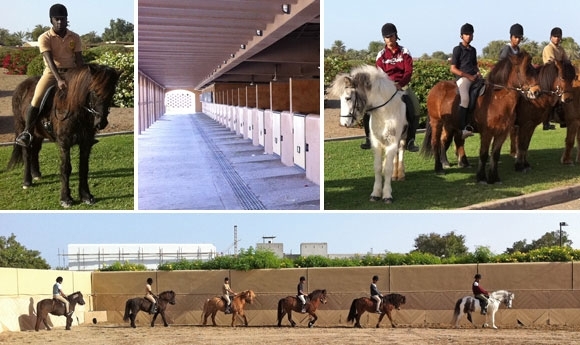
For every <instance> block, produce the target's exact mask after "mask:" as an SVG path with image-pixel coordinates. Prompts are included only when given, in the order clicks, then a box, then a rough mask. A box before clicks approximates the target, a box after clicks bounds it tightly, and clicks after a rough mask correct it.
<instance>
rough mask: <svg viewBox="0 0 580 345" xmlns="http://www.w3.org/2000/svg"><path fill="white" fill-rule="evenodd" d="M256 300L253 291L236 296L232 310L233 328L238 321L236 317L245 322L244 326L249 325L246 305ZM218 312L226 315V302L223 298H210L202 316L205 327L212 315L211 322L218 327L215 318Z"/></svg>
mask: <svg viewBox="0 0 580 345" xmlns="http://www.w3.org/2000/svg"><path fill="white" fill-rule="evenodd" d="M255 298H256V294H255V293H254V291H252V290H246V291H242V292H240V293H238V294H236V295H235V296H234V298H233V299H232V302H231V310H232V327H234V323H235V321H236V317H240V318H242V319H243V321H244V326H247V325H248V319H247V318H246V314H245V313H244V308H245V306H246V303H249V304H252V303H254V299H255ZM218 311H221V312H223V313H225V311H226V302H225V301H224V300H223V299H222V298H221V296H216V297H213V298H209V299H207V300H206V301H205V303H204V304H203V311H202V314H201V316H202V317H203V325H204V326H205V325H206V324H207V318H208V317H209V316H210V315H211V322H212V323H213V325H214V326H217V324H216V322H215V316H216V314H217V312H218Z"/></svg>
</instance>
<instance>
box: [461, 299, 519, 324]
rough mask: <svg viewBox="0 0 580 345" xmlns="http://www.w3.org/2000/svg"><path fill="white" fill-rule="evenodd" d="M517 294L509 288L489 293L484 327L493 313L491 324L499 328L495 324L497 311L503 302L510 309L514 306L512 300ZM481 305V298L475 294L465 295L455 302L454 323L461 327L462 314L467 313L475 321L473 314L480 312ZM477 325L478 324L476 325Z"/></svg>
mask: <svg viewBox="0 0 580 345" xmlns="http://www.w3.org/2000/svg"><path fill="white" fill-rule="evenodd" d="M514 297H515V295H514V294H513V293H511V292H509V291H507V290H498V291H494V292H492V293H491V294H490V295H489V304H488V305H487V315H486V316H485V322H484V324H483V327H488V326H489V325H488V323H487V317H488V316H490V315H491V326H492V327H493V328H495V329H497V327H496V325H495V313H496V312H497V310H498V309H499V306H500V305H501V304H502V303H503V304H505V305H506V307H507V308H508V309H509V308H511V307H512V302H513V300H514ZM480 312H481V306H480V305H479V300H478V299H477V298H475V297H473V296H465V297H463V298H460V299H459V300H458V301H457V303H455V311H454V313H453V325H454V326H455V327H459V320H460V319H461V314H462V313H464V314H467V320H469V322H471V324H473V325H474V326H475V324H474V323H473V318H472V316H471V315H472V314H473V313H480ZM475 327H477V326H475Z"/></svg>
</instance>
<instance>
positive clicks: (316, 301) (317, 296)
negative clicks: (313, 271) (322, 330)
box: [278, 289, 327, 328]
mask: <svg viewBox="0 0 580 345" xmlns="http://www.w3.org/2000/svg"><path fill="white" fill-rule="evenodd" d="M326 302H327V301H326V289H322V290H321V289H318V290H314V291H312V292H311V293H310V294H308V299H307V300H306V313H308V315H309V316H310V321H308V327H310V328H312V327H313V326H314V323H315V322H316V320H318V316H316V309H318V306H319V305H320V304H321V303H322V304H325V303H326ZM293 311H295V312H297V313H300V312H302V305H301V303H300V302H299V301H298V298H297V297H296V296H288V297H284V298H282V299H280V300H279V301H278V327H281V326H282V319H283V318H284V315H286V314H288V321H289V322H290V325H292V327H296V322H294V320H292V312H293Z"/></svg>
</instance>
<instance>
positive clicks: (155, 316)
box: [151, 311, 165, 327]
mask: <svg viewBox="0 0 580 345" xmlns="http://www.w3.org/2000/svg"><path fill="white" fill-rule="evenodd" d="M157 315H159V311H158V312H156V313H155V314H153V319H151V327H155V320H157ZM161 317H162V318H163V321H165V316H163V315H161Z"/></svg>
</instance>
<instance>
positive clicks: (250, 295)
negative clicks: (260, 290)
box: [240, 290, 256, 304]
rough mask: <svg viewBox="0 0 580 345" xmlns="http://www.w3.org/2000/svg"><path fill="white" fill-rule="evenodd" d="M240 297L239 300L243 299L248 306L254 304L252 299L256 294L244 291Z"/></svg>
mask: <svg viewBox="0 0 580 345" xmlns="http://www.w3.org/2000/svg"><path fill="white" fill-rule="evenodd" d="M240 295H241V298H243V299H244V300H245V301H246V303H250V304H252V303H254V299H255V298H256V294H255V293H254V291H252V290H246V291H244V292H242V293H241V294H240Z"/></svg>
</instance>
